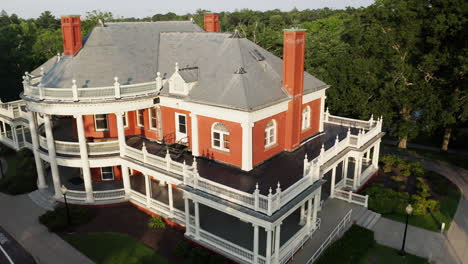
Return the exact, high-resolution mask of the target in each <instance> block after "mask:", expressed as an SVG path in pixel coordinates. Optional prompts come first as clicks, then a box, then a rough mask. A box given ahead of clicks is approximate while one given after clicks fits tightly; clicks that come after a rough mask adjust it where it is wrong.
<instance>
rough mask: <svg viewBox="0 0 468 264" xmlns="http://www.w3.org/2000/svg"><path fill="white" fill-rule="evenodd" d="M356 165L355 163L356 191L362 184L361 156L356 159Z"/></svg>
mask: <svg viewBox="0 0 468 264" xmlns="http://www.w3.org/2000/svg"><path fill="white" fill-rule="evenodd" d="M354 159H355V163H354V190H357V189H358V187H359V185H360V182H359V179H360V178H361V177H360V176H361V168H362V161H361V156H360V155H357V156H356V157H355V158H354Z"/></svg>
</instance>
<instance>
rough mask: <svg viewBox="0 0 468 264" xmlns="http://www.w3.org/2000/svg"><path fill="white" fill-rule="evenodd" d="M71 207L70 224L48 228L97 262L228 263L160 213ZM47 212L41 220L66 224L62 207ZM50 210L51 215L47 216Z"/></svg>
mask: <svg viewBox="0 0 468 264" xmlns="http://www.w3.org/2000/svg"><path fill="white" fill-rule="evenodd" d="M71 208H72V210H75V211H74V212H73V211H71V219H72V227H71V228H70V227H66V228H58V229H57V228H55V229H53V230H52V231H55V232H57V233H58V234H59V235H60V236H62V237H63V238H64V239H65V240H66V241H68V242H69V243H70V244H71V245H73V246H74V247H75V248H77V249H78V250H79V251H81V252H82V253H83V254H85V255H86V256H88V257H89V258H90V259H92V260H93V261H95V262H96V263H98V264H107V263H112V264H114V263H115V264H119V263H156V264H157V263H200V264H201V263H203V264H205V263H206V264H222V263H230V262H229V261H228V260H227V259H225V258H224V257H222V256H219V255H217V254H215V253H213V252H210V251H208V250H206V249H204V248H201V247H198V246H196V245H194V244H193V243H191V242H189V241H188V240H186V239H185V237H184V230H182V228H180V227H179V226H174V225H172V224H171V223H169V222H167V221H166V220H164V219H162V218H161V217H151V216H149V215H148V214H146V213H144V212H142V211H140V210H138V209H137V208H135V207H134V206H132V205H130V204H125V205H119V206H113V207H78V206H72V207H71ZM77 208H81V209H79V210H78V209H77ZM48 214H49V215H48V216H42V217H41V222H43V223H45V222H44V220H43V219H42V218H45V219H56V220H54V221H51V222H52V223H55V224H57V223H58V225H60V226H61V224H66V211H65V210H64V208H63V207H61V209H58V210H56V211H55V213H48ZM52 214H53V215H55V216H54V217H51V215H52ZM57 219H58V220H57ZM48 226H49V225H48ZM49 229H50V230H51V228H50V227H49ZM115 241H118V242H115Z"/></svg>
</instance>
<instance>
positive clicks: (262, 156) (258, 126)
mask: <svg viewBox="0 0 468 264" xmlns="http://www.w3.org/2000/svg"><path fill="white" fill-rule="evenodd" d="M285 113H286V112H282V113H279V114H277V115H274V116H272V117H269V118H265V119H262V120H260V121H257V122H255V125H254V127H253V139H252V142H253V148H252V151H253V154H252V155H253V164H254V165H256V164H259V163H261V162H263V161H264V160H266V159H268V158H270V157H272V156H274V155H275V154H278V153H279V152H281V151H283V150H284V137H285V136H284V132H285V121H286V119H285V118H286V116H285ZM271 119H275V121H276V145H273V146H270V147H268V148H265V128H266V125H267V124H268V122H270V120H271Z"/></svg>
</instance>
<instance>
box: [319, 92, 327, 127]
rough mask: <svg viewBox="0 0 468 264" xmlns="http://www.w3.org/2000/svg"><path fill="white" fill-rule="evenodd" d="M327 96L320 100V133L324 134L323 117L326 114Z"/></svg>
mask: <svg viewBox="0 0 468 264" xmlns="http://www.w3.org/2000/svg"><path fill="white" fill-rule="evenodd" d="M326 98H327V97H326V96H322V97H321V100H320V125H319V131H320V132H323V121H324V120H323V115H324V113H325V99H326Z"/></svg>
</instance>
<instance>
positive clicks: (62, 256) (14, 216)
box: [0, 193, 93, 264]
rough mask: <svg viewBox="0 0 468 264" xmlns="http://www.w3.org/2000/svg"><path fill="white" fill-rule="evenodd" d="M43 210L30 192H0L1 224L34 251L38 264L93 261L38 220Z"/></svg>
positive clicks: (29, 249) (28, 249) (79, 263)
mask: <svg viewBox="0 0 468 264" xmlns="http://www.w3.org/2000/svg"><path fill="white" fill-rule="evenodd" d="M44 212H45V211H44V210H43V209H42V208H39V207H38V206H37V205H36V204H34V203H33V202H32V201H31V200H30V199H29V197H28V195H27V194H24V195H18V196H10V195H6V194H3V193H0V226H2V227H3V228H4V229H5V230H6V231H7V232H8V233H10V234H11V235H12V236H13V237H14V238H15V239H16V240H17V241H18V242H19V243H20V244H21V245H22V246H23V247H24V248H25V249H26V250H27V251H28V252H29V253H31V255H33V256H34V258H35V259H36V261H37V263H38V264H63V263H67V264H75V263H76V264H87V263H93V262H92V261H91V260H89V259H88V258H87V257H85V256H84V255H83V254H81V253H80V252H78V251H77V250H75V249H74V248H73V247H72V246H70V245H69V244H68V243H67V242H65V241H63V240H62V239H61V238H60V237H59V236H57V235H55V234H53V233H49V231H47V228H46V227H44V226H43V225H41V224H40V223H39V222H38V216H39V215H41V214H43V213H44Z"/></svg>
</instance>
